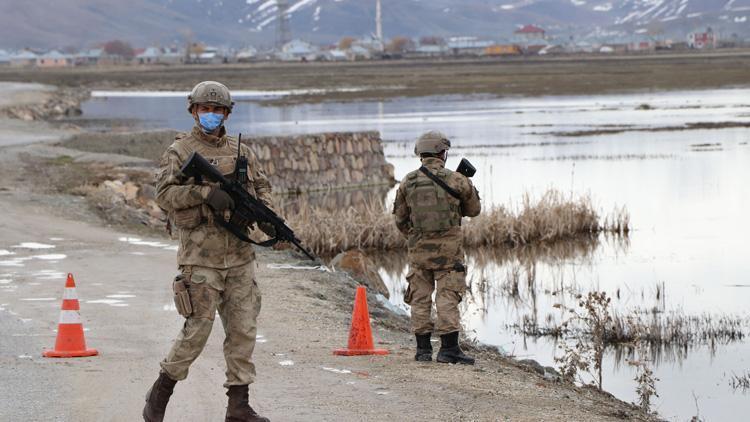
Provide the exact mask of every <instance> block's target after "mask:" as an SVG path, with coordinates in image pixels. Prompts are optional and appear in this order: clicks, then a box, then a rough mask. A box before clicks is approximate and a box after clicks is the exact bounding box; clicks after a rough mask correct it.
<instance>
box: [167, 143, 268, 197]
mask: <svg viewBox="0 0 750 422" xmlns="http://www.w3.org/2000/svg"><path fill="white" fill-rule="evenodd" d="M172 149H173V150H174V151H175V152H177V155H178V157H179V158H180V161H181V162H183V163H184V162H185V161H187V159H188V157H189V156H190V153H192V152H193V151H195V152H197V153H199V154H200V155H202V156H203V158H205V159H206V160H207V161H208V162H209V163H211V164H212V165H213V166H214V167H216V168H217V169H218V170H219V171H220V172H221V174H223V175H224V176H225V177H226V178H227V179H230V180H234V178H235V175H234V170H235V165H236V163H237V140H235V139H231V140H228V141H227V142H226V143H225V144H224V145H222V146H220V147H219V146H211V145H207V144H206V143H204V142H202V141H200V140H198V139H195V137H194V136H193V135H192V134H190V133H183V134H179V135H178V136H177V137H176V139H175V142H174V143H173V144H172ZM242 151H243V152H242V154H243V155H245V156H246V157H248V159H249V158H250V155H251V154H252V153H251V152H250V151H249V149H248V148H247V146H246V145H243V146H242ZM247 174H248V180H246V181H244V183H243V184H245V185H246V188H247V190H248V192H250V194H252V195H255V188H254V187H253V183H252V182H253V177H252V174H253V173H252V169H248V172H247Z"/></svg>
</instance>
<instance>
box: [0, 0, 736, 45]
mask: <svg viewBox="0 0 750 422" xmlns="http://www.w3.org/2000/svg"><path fill="white" fill-rule="evenodd" d="M381 1H382V5H383V27H384V35H385V38H391V37H393V36H407V37H421V36H458V35H467V36H479V37H485V38H490V39H503V38H508V37H511V36H512V34H513V31H514V30H515V29H516V28H517V27H519V26H520V25H523V24H536V25H540V26H542V27H544V28H545V29H547V30H548V33H550V34H552V35H560V36H566V37H568V36H570V35H575V36H576V37H579V38H587V37H589V38H590V37H597V36H601V34H603V33H608V34H611V36H613V37H627V36H628V35H633V34H644V33H647V32H648V33H649V34H658V35H660V36H664V37H671V38H673V39H678V40H682V39H684V36H685V35H686V34H687V33H688V32H691V31H693V30H696V29H705V28H706V27H709V26H710V27H713V28H714V29H715V30H717V31H718V32H720V33H723V34H726V35H727V36H730V35H732V34H734V35H737V37H739V38H744V37H750V19H748V18H750V0H718V1H717V0H432V1H425V0H381ZM287 4H288V9H287V10H288V12H287V13H288V16H289V26H290V28H291V35H292V37H293V38H301V39H305V40H308V41H312V42H316V43H335V42H336V41H338V40H339V39H340V38H342V37H344V36H355V37H361V36H367V35H370V34H372V33H373V32H374V31H375V23H374V20H375V18H374V17H375V0H369V1H364V0H287ZM277 17H278V3H277V0H131V1H130V2H127V3H125V2H121V1H119V0H58V1H46V2H45V5H44V7H39V3H38V2H17V1H13V2H11V0H0V43H4V44H5V45H0V48H15V49H18V48H23V47H38V48H62V47H65V46H76V47H87V46H91V45H94V44H96V43H100V42H103V41H107V40H111V39H123V40H125V41H129V42H131V43H132V44H134V45H139V46H147V45H155V44H161V45H166V44H182V43H184V42H185V41H186V39H188V38H189V39H193V40H196V41H203V42H207V43H210V44H216V45H228V46H242V45H247V44H254V45H258V46H266V47H268V46H272V45H273V44H274V41H275V40H276V27H277ZM188 34H190V35H188Z"/></svg>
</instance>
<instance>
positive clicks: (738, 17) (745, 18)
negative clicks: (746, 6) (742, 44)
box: [734, 16, 747, 23]
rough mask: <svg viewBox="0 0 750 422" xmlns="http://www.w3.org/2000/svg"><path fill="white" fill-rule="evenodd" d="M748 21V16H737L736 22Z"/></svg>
mask: <svg viewBox="0 0 750 422" xmlns="http://www.w3.org/2000/svg"><path fill="white" fill-rule="evenodd" d="M745 22H747V16H735V17H734V23H745Z"/></svg>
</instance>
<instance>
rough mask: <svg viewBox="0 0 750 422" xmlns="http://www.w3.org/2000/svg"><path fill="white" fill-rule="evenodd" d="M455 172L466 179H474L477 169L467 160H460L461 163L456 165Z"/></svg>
mask: <svg viewBox="0 0 750 422" xmlns="http://www.w3.org/2000/svg"><path fill="white" fill-rule="evenodd" d="M456 172H458V173H461V174H463V175H464V176H466V177H474V175H475V174H476V173H477V169H476V168H475V167H474V166H473V165H471V163H470V162H469V160H467V159H466V158H462V159H461V163H460V164H459V165H458V168H457V169H456Z"/></svg>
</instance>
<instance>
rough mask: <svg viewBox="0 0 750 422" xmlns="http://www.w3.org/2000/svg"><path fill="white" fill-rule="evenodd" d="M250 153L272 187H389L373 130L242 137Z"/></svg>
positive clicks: (389, 174)
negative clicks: (244, 138) (255, 157)
mask: <svg viewBox="0 0 750 422" xmlns="http://www.w3.org/2000/svg"><path fill="white" fill-rule="evenodd" d="M243 143H246V144H247V145H248V146H250V148H251V149H252V150H253V151H254V152H255V154H256V155H257V157H258V160H259V161H260V165H261V167H262V168H263V169H264V171H265V172H266V174H267V175H268V177H269V179H270V180H271V184H272V185H273V188H274V191H275V192H279V193H296V192H315V191H321V190H329V189H346V188H354V187H366V186H393V185H394V184H395V178H394V176H393V165H391V164H388V163H387V162H386V161H385V155H384V154H383V144H382V141H381V139H380V134H379V133H378V132H341V133H321V134H312V135H298V136H269V137H257V138H250V139H247V140H243Z"/></svg>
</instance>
